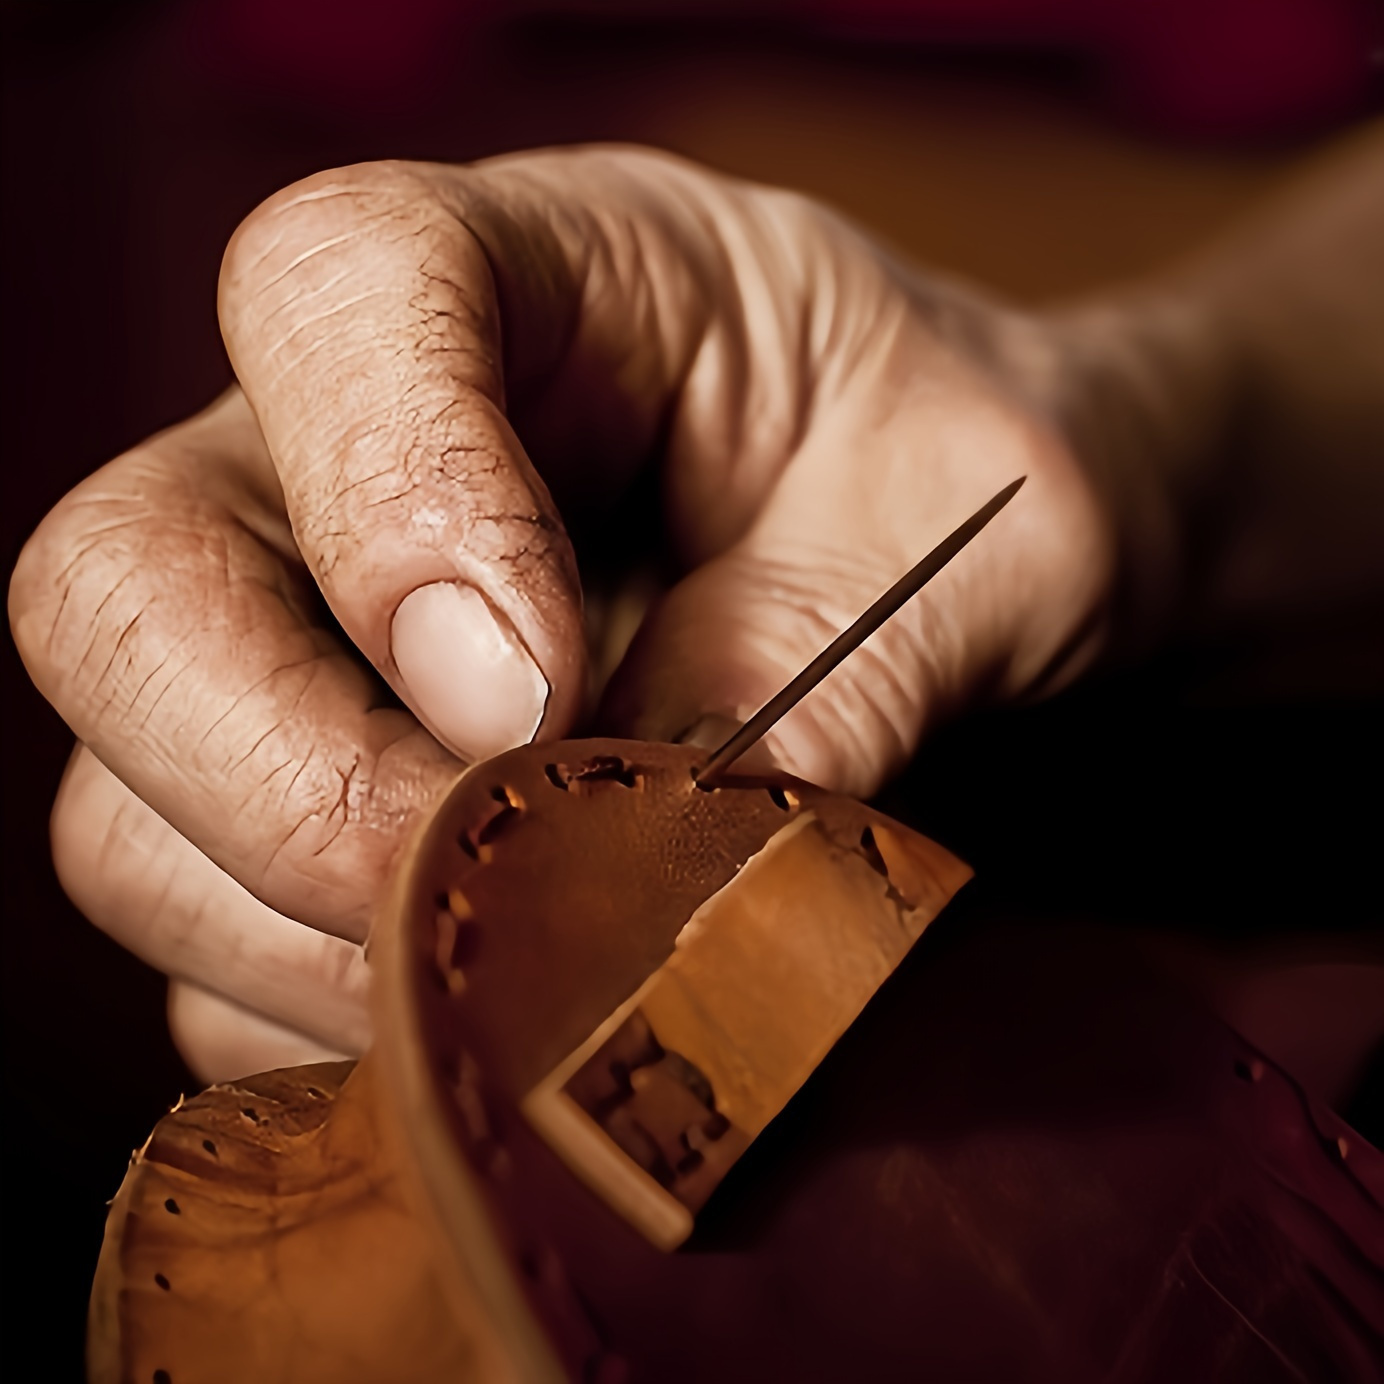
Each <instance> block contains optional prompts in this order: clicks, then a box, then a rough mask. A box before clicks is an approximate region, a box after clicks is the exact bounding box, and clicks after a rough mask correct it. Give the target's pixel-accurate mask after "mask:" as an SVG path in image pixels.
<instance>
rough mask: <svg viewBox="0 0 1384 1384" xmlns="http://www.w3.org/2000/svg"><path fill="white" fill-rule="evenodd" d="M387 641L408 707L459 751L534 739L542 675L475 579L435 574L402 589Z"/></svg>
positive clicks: (544, 690) (543, 690)
mask: <svg viewBox="0 0 1384 1384" xmlns="http://www.w3.org/2000/svg"><path fill="white" fill-rule="evenodd" d="M390 647H391V651H392V652H393V655H394V663H395V666H396V667H397V668H398V669H399V676H400V677H401V678H403V680H404V685H405V687H407V688H408V691H409V694H410V696H411V697H412V700H413V705H414V708H415V710H417V711H418V713H419V715H420V716H421V717H422V719H423V721H424V723H425V724H426V725H427V726H428V728H429V729H430V730H431V731H432V732H433V734H434V735H436V736H437V737H438V738H439V739H441V740H443V741H445V742H446V743H447V744H448V745H450V746H451V747H452V749H454V750H456V751H457V753H458V754H460V755H462V756H464V757H465V758H467V759H486V758H488V757H489V756H490V755H493V754H499V753H500V751H501V750H508V749H511V748H513V746H515V745H525V744H527V743H528V742H529V741H530V740H532V739H533V737H534V733H535V732H536V731H537V730H538V726H539V723H540V722H541V721H542V720H543V709H544V707H546V706H547V704H548V682H547V679H546V678H545V677H544V676H543V674H542V673H541V672H540V671H539V668H538V665H537V664H536V663H535V662H534V661H533V658H532V656H531V655H530V654H529V652H528V650H527V649H525V648H524V646H523V644H522V643H521V642H520V641H519V636H518V635H517V634H516V633H515V632H514V628H513V626H512V625H511V624H510V623H509V621H508V620H506V619H505V617H504V616H503V615H501V614H500V613H499V612H498V611H497V610H495V608H494V607H493V606H491V604H490V603H489V602H488V601H487V600H486V599H485V597H484V596H482V595H481V593H480V592H479V591H477V590H476V589H475V587H473V586H466V585H465V584H463V583H461V582H448V581H444V582H436V583H434V584H433V585H432V586H422V587H419V589H418V590H417V591H414V592H412V593H410V594H409V595H408V596H406V597H404V599H403V601H402V602H401V603H400V605H399V609H398V610H397V611H395V613H394V624H393V627H392V629H391V633H390Z"/></svg>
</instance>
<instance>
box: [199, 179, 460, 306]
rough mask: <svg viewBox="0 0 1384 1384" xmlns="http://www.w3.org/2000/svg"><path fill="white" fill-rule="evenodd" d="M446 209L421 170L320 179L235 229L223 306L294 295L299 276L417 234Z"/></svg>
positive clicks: (225, 266)
mask: <svg viewBox="0 0 1384 1384" xmlns="http://www.w3.org/2000/svg"><path fill="white" fill-rule="evenodd" d="M439 210H440V207H439V202H438V198H437V195H436V190H435V188H434V185H433V183H432V180H431V179H430V178H429V176H428V175H427V173H426V172H425V170H424V169H423V168H422V167H421V166H420V165H416V164H411V163H407V162H403V161H384V162H378V163H364V164H354V165H349V166H346V167H342V168H334V169H328V170H325V171H323V172H320V173H314V174H313V175H311V176H310V177H307V178H304V179H302V180H301V181H300V182H296V183H292V184H290V185H289V186H288V187H286V188H283V189H281V190H280V191H278V192H276V193H274V194H273V195H272V196H271V197H269V198H267V199H266V200H265V201H263V202H261V203H260V205H259V206H258V207H256V208H255V209H254V211H252V212H251V213H250V214H249V215H248V216H247V217H246V218H245V220H244V221H242V222H241V224H240V225H239V226H238V227H237V228H236V230H235V232H234V233H233V235H232V236H231V239H230V241H229V243H228V244H227V247H226V252H225V256H224V258H223V261H222V270H221V291H222V297H223V300H224V299H225V297H226V295H227V294H228V293H236V292H240V293H245V294H248V295H250V296H253V297H260V296H262V295H265V294H271V293H272V292H273V290H274V289H276V288H278V289H280V290H281V291H282V290H284V289H287V290H290V291H291V289H292V287H293V286H294V281H295V280H301V279H302V278H303V277H304V276H303V274H302V273H301V272H300V271H303V270H304V269H306V268H309V267H310V266H312V265H313V264H314V263H316V262H318V261H320V260H321V259H322V258H323V256H324V254H326V253H327V252H329V251H332V250H338V249H341V248H343V247H344V248H346V249H349V248H350V247H351V246H352V245H354V244H356V243H358V242H359V241H361V240H362V239H369V240H372V241H379V240H383V239H391V238H395V237H396V236H397V234H398V233H400V232H403V233H405V234H407V233H410V232H411V233H413V234H417V233H419V232H420V231H421V229H422V228H423V227H425V226H426V225H427V224H428V223H429V222H431V221H436V220H437V219H438V216H439ZM390 231H392V232H394V235H390V234H388V232H390ZM380 232H385V233H386V234H383V235H382V234H380ZM372 248H373V247H372Z"/></svg>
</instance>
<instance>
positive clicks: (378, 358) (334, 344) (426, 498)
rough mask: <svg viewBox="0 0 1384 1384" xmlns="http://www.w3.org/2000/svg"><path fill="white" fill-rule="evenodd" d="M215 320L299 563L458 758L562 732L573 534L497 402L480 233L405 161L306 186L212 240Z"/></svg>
mask: <svg viewBox="0 0 1384 1384" xmlns="http://www.w3.org/2000/svg"><path fill="white" fill-rule="evenodd" d="M221 319H222V324H223V329H224V333H225V337H226V343H227V346H228V349H229V350H230V353H231V357H232V361H233V363H234V365H235V368H236V373H237V375H238V377H239V378H240V380H241V382H242V384H243V386H244V388H245V390H246V392H247V395H248V397H249V399H250V401H251V403H252V405H253V407H254V409H255V412H256V414H257V416H258V418H259V420H260V423H261V426H262V427H263V430H264V434H265V437H266V440H267V442H268V445H269V449H270V452H271V454H272V456H273V458H274V462H275V465H276V467H277V469H278V472H279V475H280V477H281V479H282V483H283V487H284V495H285V499H286V502H287V506H288V513H289V516H290V519H291V520H292V523H293V527H294V532H295V534H296V535H297V539H298V543H299V545H300V547H301V549H302V551H303V553H304V556H305V557H306V559H307V562H308V564H309V567H310V569H311V570H312V572H313V575H314V577H315V578H316V579H317V581H318V583H319V585H320V586H321V588H322V591H323V593H324V594H325V596H326V598H327V600H328V603H329V604H330V605H331V607H332V610H333V611H334V613H335V614H336V616H337V618H338V619H339V620H340V621H341V623H342V626H343V627H344V628H345V630H346V631H347V633H348V634H349V635H350V637H351V638H352V640H353V641H354V642H355V643H356V645H357V646H358V647H359V648H360V649H362V650H363V651H364V652H365V654H366V655H367V656H368V657H369V658H370V659H372V660H373V661H374V663H375V664H376V666H377V667H378V668H379V669H380V670H381V672H383V673H384V675H385V676H386V677H387V678H389V679H390V680H391V682H393V684H394V685H395V687H396V689H397V690H398V691H399V692H400V694H401V695H402V696H403V697H404V698H405V699H406V700H407V701H408V702H409V704H410V705H411V706H412V707H413V708H414V710H415V711H416V712H417V713H418V715H419V716H420V717H421V718H422V719H423V721H424V722H425V724H427V725H428V726H429V727H430V728H432V729H433V731H434V732H435V733H436V734H438V735H439V736H440V737H441V738H442V739H443V740H445V741H446V742H447V743H448V744H450V745H451V746H452V747H453V748H454V749H456V750H457V751H458V752H459V753H461V754H463V755H464V756H466V757H468V758H477V757H482V756H485V755H489V754H493V753H495V752H497V751H499V750H501V749H505V748H508V747H509V746H511V745H514V744H519V743H523V742H525V741H527V740H529V739H531V738H532V737H533V736H534V735H535V734H536V733H537V732H538V730H539V727H540V725H542V724H544V723H545V722H546V724H547V727H548V730H549V733H553V732H554V731H555V730H561V729H565V727H566V726H567V725H568V724H569V723H570V722H571V720H572V718H573V716H574V715H575V713H576V710H577V707H578V703H579V699H580V696H581V693H582V690H583V657H584V643H583V638H582V628H581V620H580V590H579V584H578V580H577V576H576V568H575V561H574V559H573V555H572V551H571V546H570V544H569V542H568V539H567V535H566V533H565V531H564V529H563V527H562V523H561V520H560V519H559V518H558V515H557V511H556V509H555V508H554V506H553V503H552V500H551V498H550V496H549V494H548V491H547V489H546V487H545V486H544V485H543V483H542V481H541V480H540V479H539V478H538V474H537V472H536V471H535V470H534V468H533V466H532V464H531V463H530V461H529V459H528V457H527V456H526V454H525V452H524V449H523V447H522V446H521V444H520V443H519V441H518V439H517V437H516V436H515V434H514V431H513V429H512V428H511V426H510V424H509V422H508V420H507V418H506V416H505V412H504V404H505V400H504V386H503V382H502V370H501V365H500V321H499V311H498V305H497V302H496V296H495V290H494V283H493V280H492V277H491V272H490V268H489V265H488V263H487V260H486V256H485V253H484V251H483V250H482V248H481V246H480V244H479V243H478V241H477V240H476V239H475V237H474V236H473V235H471V234H468V233H467V232H466V231H465V230H464V229H463V227H462V226H461V225H460V224H459V223H458V221H457V220H456V218H455V217H454V216H453V215H452V214H451V212H450V211H449V209H448V207H447V206H446V205H445V203H444V201H443V198H442V196H441V194H440V192H439V183H438V180H437V179H436V178H434V177H430V176H428V175H427V174H426V173H424V172H422V171H417V170H413V169H410V168H407V167H405V166H392V165H390V166H377V167H374V168H370V169H367V170H344V171H343V172H341V173H336V174H330V175H326V176H324V177H320V178H315V179H310V180H308V182H306V183H304V184H299V185H298V186H296V187H294V188H290V189H289V190H288V191H287V192H285V193H283V194H280V195H279V196H277V197H275V198H273V199H271V201H270V202H269V203H268V204H266V206H264V207H262V208H261V209H260V210H259V211H257V212H256V213H255V214H254V215H253V216H252V217H250V218H249V220H248V221H247V222H246V223H245V224H244V225H243V226H242V227H241V228H240V230H239V231H238V232H237V234H236V236H235V238H234V239H233V241H232V242H231V245H230V247H229V249H228V251H227V254H226V261H225V268H224V271H223V275H222V284H221Z"/></svg>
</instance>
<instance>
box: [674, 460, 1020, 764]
mask: <svg viewBox="0 0 1384 1384" xmlns="http://www.w3.org/2000/svg"><path fill="white" fill-rule="evenodd" d="M1027 479H1028V478H1027V477H1026V476H1020V477H1019V479H1018V480H1016V481H1014V482H1013V483H1012V484H1010V485H1007V486H1005V488H1004V489H1003V490H1001V491H1000V493H999V494H998V495H996V496H995V498H994V499H993V500H990V501H989V502H988V503H986V504H984V505H982V506H981V507H980V508H979V509H978V510H976V512H975V513H974V514H973V515H971V517H970V518H969V519H967V520H966V522H965V523H963V524H961V525H960V526H959V527H958V528H956V529H954V530H953V531H952V532H951V533H949V534H948V535H947V536H946V538H944V539H943V540H942V541H941V542H940V543H939V544H938V545H937V546H936V547H935V548H934V549H933V550H932V551H931V552H930V553H929V554H928V555H927V556H926V557H925V558H923V560H922V561H921V562H919V563H918V564H917V566H916V567H913V568H911V569H910V570H909V571H908V572H906V573H905V574H904V575H903V576H902V577H900V578H899V580H898V581H896V582H895V583H894V585H893V586H891V587H890V588H889V590H888V591H886V592H885V593H884V595H882V596H881V597H880V598H879V600H877V601H876V602H875V603H874V605H872V606H871V607H870V608H869V610H867V611H866V612H865V613H864V614H863V615H861V616H860V618H859V619H857V620H856V621H854V623H852V624H851V626H850V627H849V628H848V629H846V630H843V631H842V632H841V633H840V634H838V635H837V636H836V638H835V639H833V640H832V641H831V643H830V644H828V645H827V646H826V648H825V649H823V650H822V652H821V653H819V654H818V655H817V657H816V658H814V659H813V660H812V662H811V663H809V664H808V665H807V667H806V668H804V669H803V670H802V672H801V673H799V674H798V675H797V677H795V678H794V679H793V681H792V682H790V683H789V684H788V686H787V687H785V688H784V689H783V691H781V692H779V693H778V694H777V695H776V696H773V697H770V699H769V700H768V701H767V702H765V703H764V705H763V706H762V707H760V708H759V710H758V711H756V712H755V714H754V715H753V716H751V717H750V719H749V720H748V721H746V722H745V724H744V725H743V726H741V727H740V729H739V730H737V731H736V732H735V734H734V735H732V736H731V738H730V739H729V740H727V741H726V743H725V744H724V745H722V746H721V748H720V749H719V750H717V751H716V753H715V754H713V755H712V756H711V758H710V759H708V760H707V762H706V763H705V764H704V765H703V766H702V767H701V768H700V769H699V770H697V772H696V779H697V783H698V785H699V786H701V787H707V786H709V781H710V780H711V779H714V778H715V777H716V776H717V775H718V774H721V773H723V772H724V771H725V770H726V769H728V768H729V767H730V766H731V765H732V764H734V763H735V761H736V760H737V759H739V758H740V756H741V755H742V754H744V753H745V751H746V750H748V749H749V748H750V746H751V745H753V744H754V742H755V741H756V740H758V739H759V737H760V736H761V735H763V734H764V732H765V731H767V730H768V729H769V728H770V727H771V726H772V725H773V724H774V723H775V722H776V721H777V720H778V719H779V717H781V716H783V715H784V714H785V713H786V712H787V711H789V710H790V709H791V708H792V707H794V706H796V705H797V704H798V703H799V702H800V701H801V700H802V699H803V698H804V697H805V696H807V694H808V693H809V692H811V691H812V689H813V688H814V687H816V686H817V684H818V683H819V682H821V680H822V679H823V678H824V677H826V675H827V674H828V673H830V672H831V670H832V669H833V668H835V667H836V665H837V664H838V663H840V662H841V661H842V660H843V659H845V658H846V657H847V656H849V655H850V654H852V653H854V652H855V650H856V649H858V648H859V647H860V646H861V645H862V644H863V643H864V642H865V641H866V640H867V639H868V638H869V637H870V636H871V635H872V634H873V633H874V632H875V631H876V630H877V629H878V628H879V627H880V626H881V625H882V624H883V623H884V622H885V621H886V620H887V619H888V618H889V617H890V616H891V615H893V614H894V612H895V611H897V610H898V609H899V608H900V607H901V606H902V605H904V604H905V603H906V602H907V601H909V600H911V599H912V598H913V597H914V596H916V595H917V594H918V592H919V591H920V590H922V588H923V586H924V585H925V584H926V583H927V582H928V581H930V580H931V579H932V578H933V577H935V576H936V575H937V573H938V572H940V571H941V570H942V568H943V567H945V566H946V565H947V563H949V562H950V561H951V560H952V558H954V557H955V556H956V555H957V553H959V552H960V551H961V550H962V548H964V547H965V546H966V545H967V544H968V543H969V542H970V541H971V539H973V538H974V537H975V536H976V534H978V533H979V532H980V531H981V529H983V528H984V527H985V526H986V524H988V523H989V522H990V520H992V519H993V518H994V517H995V515H997V514H998V513H999V512H1000V510H1002V509H1003V508H1004V507H1005V505H1007V504H1008V503H1009V502H1010V500H1012V499H1013V498H1014V495H1015V492H1016V491H1017V490H1018V489H1019V487H1020V486H1021V485H1022V484H1023V483H1024V481H1025V480H1027Z"/></svg>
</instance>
